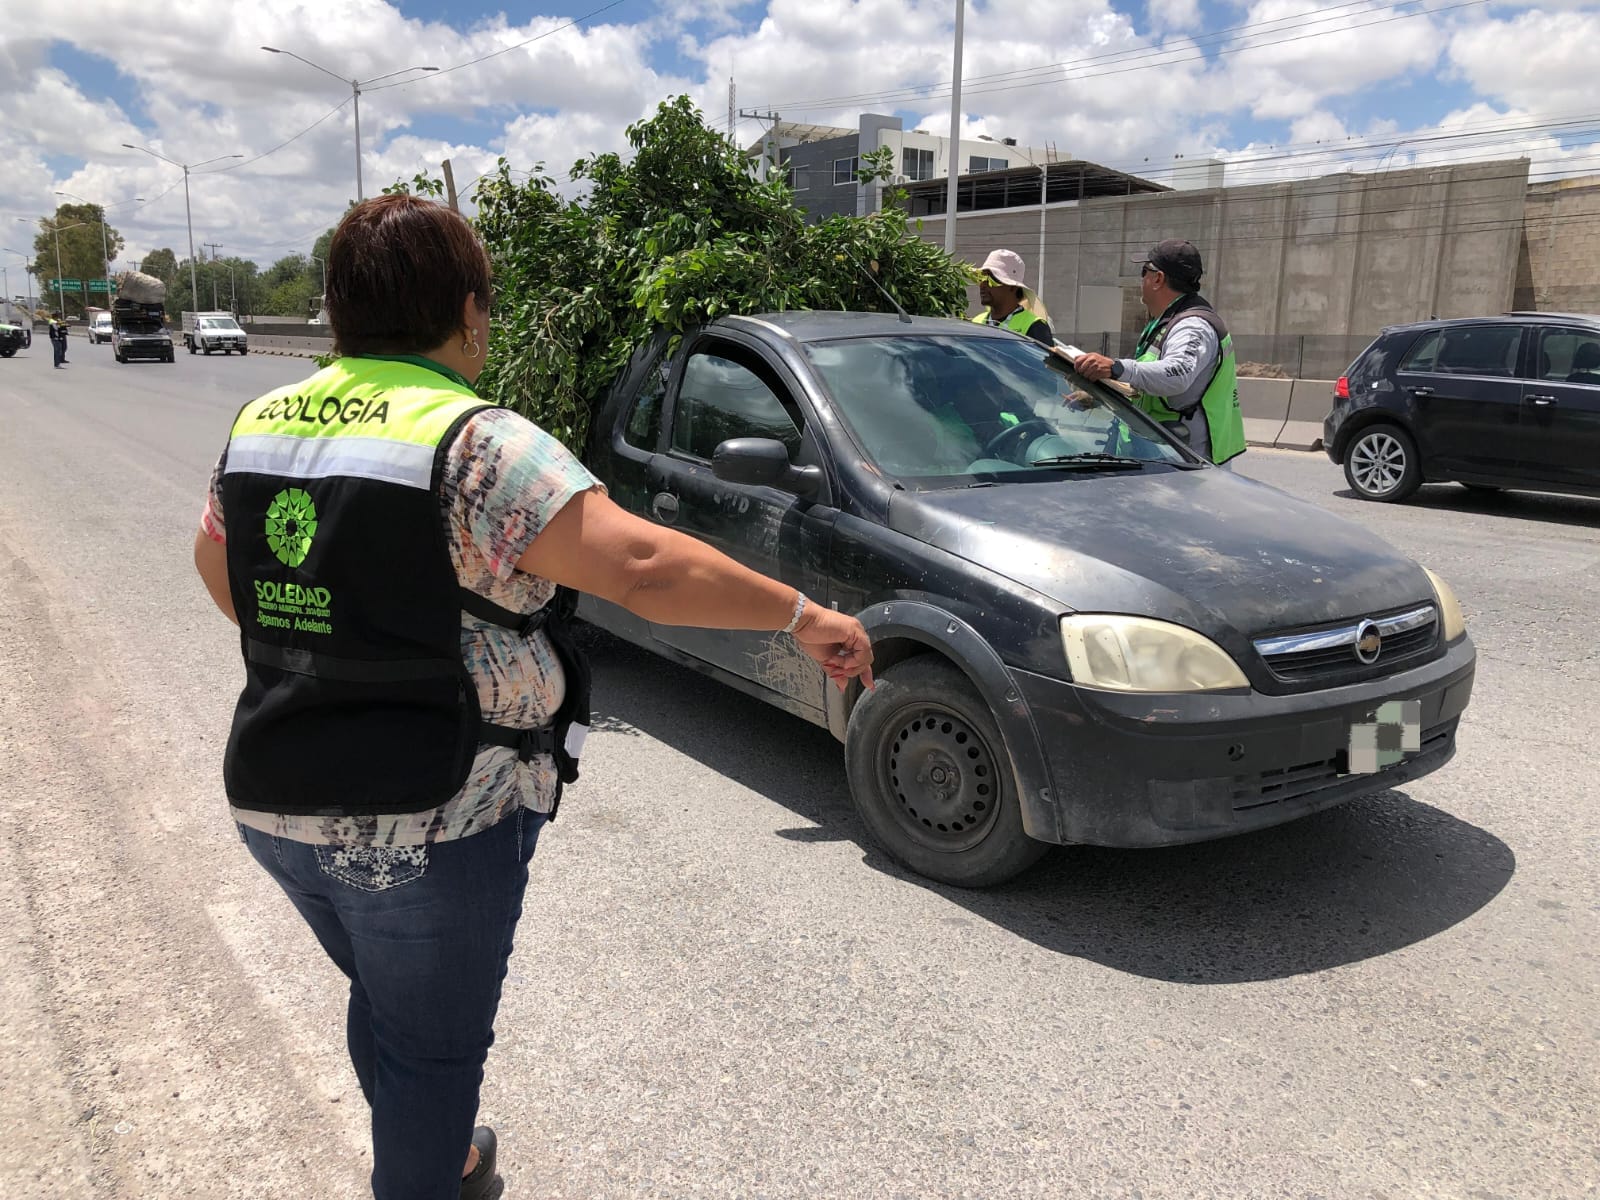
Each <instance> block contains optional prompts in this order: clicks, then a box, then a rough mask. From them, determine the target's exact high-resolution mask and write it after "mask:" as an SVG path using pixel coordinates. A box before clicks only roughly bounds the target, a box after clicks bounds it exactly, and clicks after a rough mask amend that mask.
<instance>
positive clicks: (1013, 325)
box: [972, 308, 1039, 337]
mask: <svg viewBox="0 0 1600 1200" xmlns="http://www.w3.org/2000/svg"><path fill="white" fill-rule="evenodd" d="M1037 320H1039V318H1038V317H1036V316H1034V315H1033V314H1032V313H1031V312H1029V311H1028V310H1027V309H1025V308H1019V309H1017V311H1016V312H1014V313H1012V314H1011V315H1010V316H1009V317H1007V318H1006V319H1005V320H1004V321H1001V322H999V323H998V325H999V328H1001V329H1009V330H1010V331H1011V332H1012V333H1020V334H1021V335H1022V336H1023V337H1027V336H1028V330H1030V329H1032V328H1033V325H1034V322H1035V321H1037ZM972 323H973V324H974V325H988V324H989V323H990V321H989V310H988V309H987V308H986V309H984V310H983V311H982V312H981V313H979V314H978V315H977V316H975V317H973V318H972Z"/></svg>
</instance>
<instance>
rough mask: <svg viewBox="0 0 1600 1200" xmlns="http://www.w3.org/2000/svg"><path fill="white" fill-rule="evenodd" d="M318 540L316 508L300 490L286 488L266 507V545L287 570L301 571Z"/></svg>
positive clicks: (309, 498)
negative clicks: (315, 541)
mask: <svg viewBox="0 0 1600 1200" xmlns="http://www.w3.org/2000/svg"><path fill="white" fill-rule="evenodd" d="M316 536H317V506H316V505H315V504H313V503H311V497H310V496H308V495H307V494H306V493H305V492H304V491H303V490H301V489H300V488H284V489H283V491H281V492H279V493H278V494H277V495H276V496H274V497H273V498H272V503H271V504H270V505H268V506H267V545H268V546H270V547H271V548H272V552H273V553H274V554H276V555H277V556H278V561H279V562H281V563H282V564H283V565H284V566H286V567H298V566H299V565H300V564H301V563H303V562H305V560H306V555H308V554H310V553H311V539H312V538H314V537H316Z"/></svg>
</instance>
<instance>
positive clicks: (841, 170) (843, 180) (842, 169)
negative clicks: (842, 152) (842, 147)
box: [833, 158, 861, 187]
mask: <svg viewBox="0 0 1600 1200" xmlns="http://www.w3.org/2000/svg"><path fill="white" fill-rule="evenodd" d="M860 167H861V160H860V159H859V158H836V159H834V160H833V185H834V186H835V187H840V186H842V185H844V184H847V183H854V182H855V181H856V172H857V171H858V170H859V169H860Z"/></svg>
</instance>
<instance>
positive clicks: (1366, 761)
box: [1345, 700, 1422, 775]
mask: <svg viewBox="0 0 1600 1200" xmlns="http://www.w3.org/2000/svg"><path fill="white" fill-rule="evenodd" d="M1421 749H1422V701H1420V700H1390V701H1388V702H1387V703H1385V704H1381V705H1379V706H1378V710H1377V711H1376V712H1375V713H1373V714H1372V719H1371V720H1370V721H1364V722H1361V723H1359V724H1355V725H1351V726H1350V746H1349V750H1348V751H1347V759H1346V763H1345V770H1346V771H1347V772H1348V773H1349V774H1351V775H1373V774H1376V773H1377V772H1379V771H1382V770H1384V769H1385V768H1387V767H1392V766H1394V765H1395V764H1396V763H1398V762H1400V761H1401V760H1402V759H1403V758H1405V756H1406V755H1408V754H1415V753H1416V752H1417V751H1418V750H1421Z"/></svg>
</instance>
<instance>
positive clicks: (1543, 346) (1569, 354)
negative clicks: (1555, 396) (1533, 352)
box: [1539, 329, 1600, 386]
mask: <svg viewBox="0 0 1600 1200" xmlns="http://www.w3.org/2000/svg"><path fill="white" fill-rule="evenodd" d="M1539 378H1540V379H1548V380H1552V381H1554V382H1557V383H1583V384H1588V385H1590V386H1600V332H1597V331H1593V330H1587V329H1546V330H1545V331H1544V332H1543V334H1542V335H1541V336H1540V339H1539Z"/></svg>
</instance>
